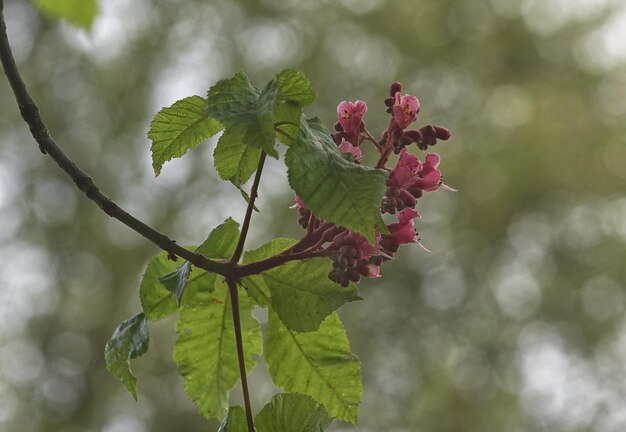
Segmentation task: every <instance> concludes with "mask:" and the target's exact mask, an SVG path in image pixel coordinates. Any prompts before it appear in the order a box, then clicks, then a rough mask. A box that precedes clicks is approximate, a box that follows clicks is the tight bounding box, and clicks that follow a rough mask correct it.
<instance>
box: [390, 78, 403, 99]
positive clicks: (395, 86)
mask: <svg viewBox="0 0 626 432" xmlns="http://www.w3.org/2000/svg"><path fill="white" fill-rule="evenodd" d="M401 91H402V83H399V82H397V81H396V82H393V83H391V85H390V86H389V96H391V97H392V98H395V96H396V93H397V92H401Z"/></svg>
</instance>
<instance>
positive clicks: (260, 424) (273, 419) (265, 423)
mask: <svg viewBox="0 0 626 432" xmlns="http://www.w3.org/2000/svg"><path fill="white" fill-rule="evenodd" d="M332 421H333V419H332V418H331V417H329V416H328V413H327V412H326V410H325V409H324V407H323V406H321V405H318V404H317V403H316V402H315V401H314V400H313V399H311V398H310V397H308V396H305V395H301V394H277V395H276V396H274V397H273V398H272V400H271V402H270V403H269V404H267V405H265V406H264V407H263V409H262V410H261V411H260V412H259V414H257V416H256V419H255V420H254V422H255V428H256V430H257V432H322V431H324V430H326V428H327V427H328V426H329V425H330V424H331V423H332Z"/></svg>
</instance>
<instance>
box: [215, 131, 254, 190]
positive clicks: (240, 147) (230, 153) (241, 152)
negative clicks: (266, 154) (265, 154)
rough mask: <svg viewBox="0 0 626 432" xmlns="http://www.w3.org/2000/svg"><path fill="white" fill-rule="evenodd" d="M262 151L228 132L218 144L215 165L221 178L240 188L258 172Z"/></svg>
mask: <svg viewBox="0 0 626 432" xmlns="http://www.w3.org/2000/svg"><path fill="white" fill-rule="evenodd" d="M260 157H261V149H260V148H259V147H254V146H251V145H248V144H246V143H245V142H244V141H243V137H242V136H240V135H237V134H236V133H234V132H233V131H232V130H228V131H227V132H225V133H224V134H223V135H222V136H221V137H220V140H219V141H218V142H217V147H216V148H215V152H214V153H213V164H214V165H215V169H216V170H217V173H218V174H219V175H220V178H221V179H223V180H228V181H230V182H232V183H233V184H234V185H235V186H237V187H240V186H241V185H242V184H244V183H245V182H247V181H248V179H249V178H250V176H251V175H252V174H253V173H254V172H255V171H256V168H257V165H258V163H259V158H260Z"/></svg>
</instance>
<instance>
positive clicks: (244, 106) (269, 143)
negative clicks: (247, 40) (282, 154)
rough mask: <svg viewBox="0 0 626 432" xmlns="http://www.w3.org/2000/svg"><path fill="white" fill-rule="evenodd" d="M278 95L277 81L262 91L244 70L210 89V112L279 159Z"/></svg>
mask: <svg viewBox="0 0 626 432" xmlns="http://www.w3.org/2000/svg"><path fill="white" fill-rule="evenodd" d="M277 98H278V85H277V84H276V81H275V80H272V81H270V82H269V83H268V84H267V85H266V86H265V88H264V89H263V91H262V92H261V91H259V90H258V89H257V88H256V87H254V86H253V85H252V84H250V81H249V80H248V77H247V76H246V75H245V74H244V73H243V72H237V73H236V74H235V76H234V77H233V78H230V79H225V80H221V81H218V82H217V83H216V84H215V85H214V86H213V87H211V88H210V89H209V100H208V106H207V109H206V113H207V114H208V115H209V116H211V117H214V118H216V119H218V120H220V121H221V122H222V123H224V125H225V126H226V131H227V132H232V133H234V134H235V135H237V136H238V137H240V139H241V141H242V142H244V143H246V144H247V145H251V146H253V147H257V148H260V149H262V150H265V152H266V153H267V154H269V155H270V156H273V157H275V158H277V157H278V152H277V151H276V148H275V138H276V137H275V132H274V108H275V107H276V102H277Z"/></svg>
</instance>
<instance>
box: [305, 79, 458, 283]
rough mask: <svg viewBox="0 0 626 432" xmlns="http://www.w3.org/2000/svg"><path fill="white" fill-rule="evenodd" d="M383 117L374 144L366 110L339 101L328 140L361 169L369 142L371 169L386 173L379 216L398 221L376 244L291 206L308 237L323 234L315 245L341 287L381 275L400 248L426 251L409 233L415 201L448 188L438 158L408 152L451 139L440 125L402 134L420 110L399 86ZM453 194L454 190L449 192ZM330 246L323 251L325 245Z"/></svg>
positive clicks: (412, 231) (360, 105)
mask: <svg viewBox="0 0 626 432" xmlns="http://www.w3.org/2000/svg"><path fill="white" fill-rule="evenodd" d="M385 105H386V106H387V112H388V113H389V114H391V117H392V118H391V120H390V122H389V126H388V128H387V130H386V131H385V132H384V133H383V134H382V135H381V137H380V139H376V138H374V137H373V135H372V134H371V133H370V132H369V131H368V130H367V127H366V125H365V122H364V120H363V117H364V116H365V113H366V112H367V105H366V104H365V102H363V101H360V100H359V101H356V102H348V101H343V102H341V103H340V104H339V106H338V107H337V116H338V122H337V123H336V124H335V132H334V133H333V135H332V136H333V140H334V141H335V143H336V144H337V146H338V148H339V150H340V151H341V153H343V154H346V155H350V156H347V157H348V158H350V160H353V161H354V162H355V163H357V164H360V163H361V161H362V158H363V153H362V150H361V145H362V144H363V143H364V142H366V141H369V142H371V143H372V144H373V145H374V146H375V148H376V150H377V151H378V152H379V154H380V156H379V159H378V162H377V164H376V168H379V169H384V170H386V171H388V173H389V176H388V179H387V189H386V191H385V196H384V197H383V198H382V202H381V212H382V213H391V214H396V213H397V222H394V223H390V224H387V231H388V233H387V234H383V233H377V235H376V241H375V243H374V244H370V243H369V242H368V241H367V240H366V239H365V238H364V237H363V236H361V235H359V234H357V233H355V232H353V231H350V230H347V229H343V228H340V227H336V226H334V225H333V224H329V223H326V222H324V221H321V220H319V219H317V218H316V217H315V216H314V215H313V214H311V211H310V210H309V209H308V208H307V207H306V204H305V203H303V202H302V200H301V199H300V198H299V197H296V205H295V206H296V207H297V208H298V211H299V219H298V222H299V223H300V225H302V226H303V227H304V228H307V229H308V232H309V234H308V235H315V233H317V232H318V231H320V232H322V234H321V237H320V239H319V240H318V241H317V243H316V246H318V247H319V248H322V250H323V251H325V253H326V255H328V256H330V257H331V258H332V260H333V270H332V271H331V272H330V273H329V275H328V276H329V278H330V279H331V280H333V281H335V282H337V283H339V284H341V285H343V286H347V285H348V284H349V283H350V281H352V282H358V281H359V280H360V278H361V277H362V276H364V277H368V278H375V277H379V276H380V265H381V264H382V263H383V262H384V261H387V260H390V259H393V257H394V254H395V253H396V252H397V251H398V249H399V248H400V246H401V245H404V244H409V243H416V244H418V245H419V246H420V247H421V248H423V249H424V250H426V251H428V249H426V248H425V247H424V246H423V245H422V244H421V243H420V242H419V239H418V238H417V233H416V232H415V229H414V224H415V219H416V218H418V217H420V214H419V213H418V212H417V211H416V210H415V206H416V205H417V200H418V199H419V198H420V197H421V196H422V195H423V193H424V191H426V192H432V191H435V190H437V189H439V188H440V187H444V188H446V189H451V188H449V187H447V186H445V185H444V184H443V181H442V177H441V172H440V171H439V169H438V167H439V163H440V160H441V158H440V157H439V155H438V154H437V153H426V155H425V156H424V160H423V162H422V161H421V160H420V159H419V158H418V157H417V156H415V155H414V154H412V153H410V152H409V151H407V146H409V145H410V144H412V143H415V144H416V146H417V147H418V148H419V149H422V150H426V149H427V148H428V147H429V146H433V145H435V144H436V143H437V140H438V139H440V140H447V139H449V138H450V136H451V134H450V131H449V130H448V129H446V128H443V127H440V126H433V125H427V126H423V127H421V128H419V129H413V130H407V128H408V127H409V126H410V125H411V124H412V123H413V122H414V121H415V119H416V117H417V114H418V112H419V109H420V103H419V100H418V99H417V97H415V96H412V95H408V94H405V95H402V85H401V84H400V83H393V84H392V85H391V87H390V90H389V97H388V98H387V99H385ZM391 153H395V154H397V155H399V157H398V159H397V161H396V163H395V166H394V167H393V168H387V166H386V164H387V162H388V160H389V157H390V154H391ZM451 190H454V189H451ZM327 242H328V243H330V244H329V245H328V246H326V248H325V249H323V245H324V244H325V243H327Z"/></svg>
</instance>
